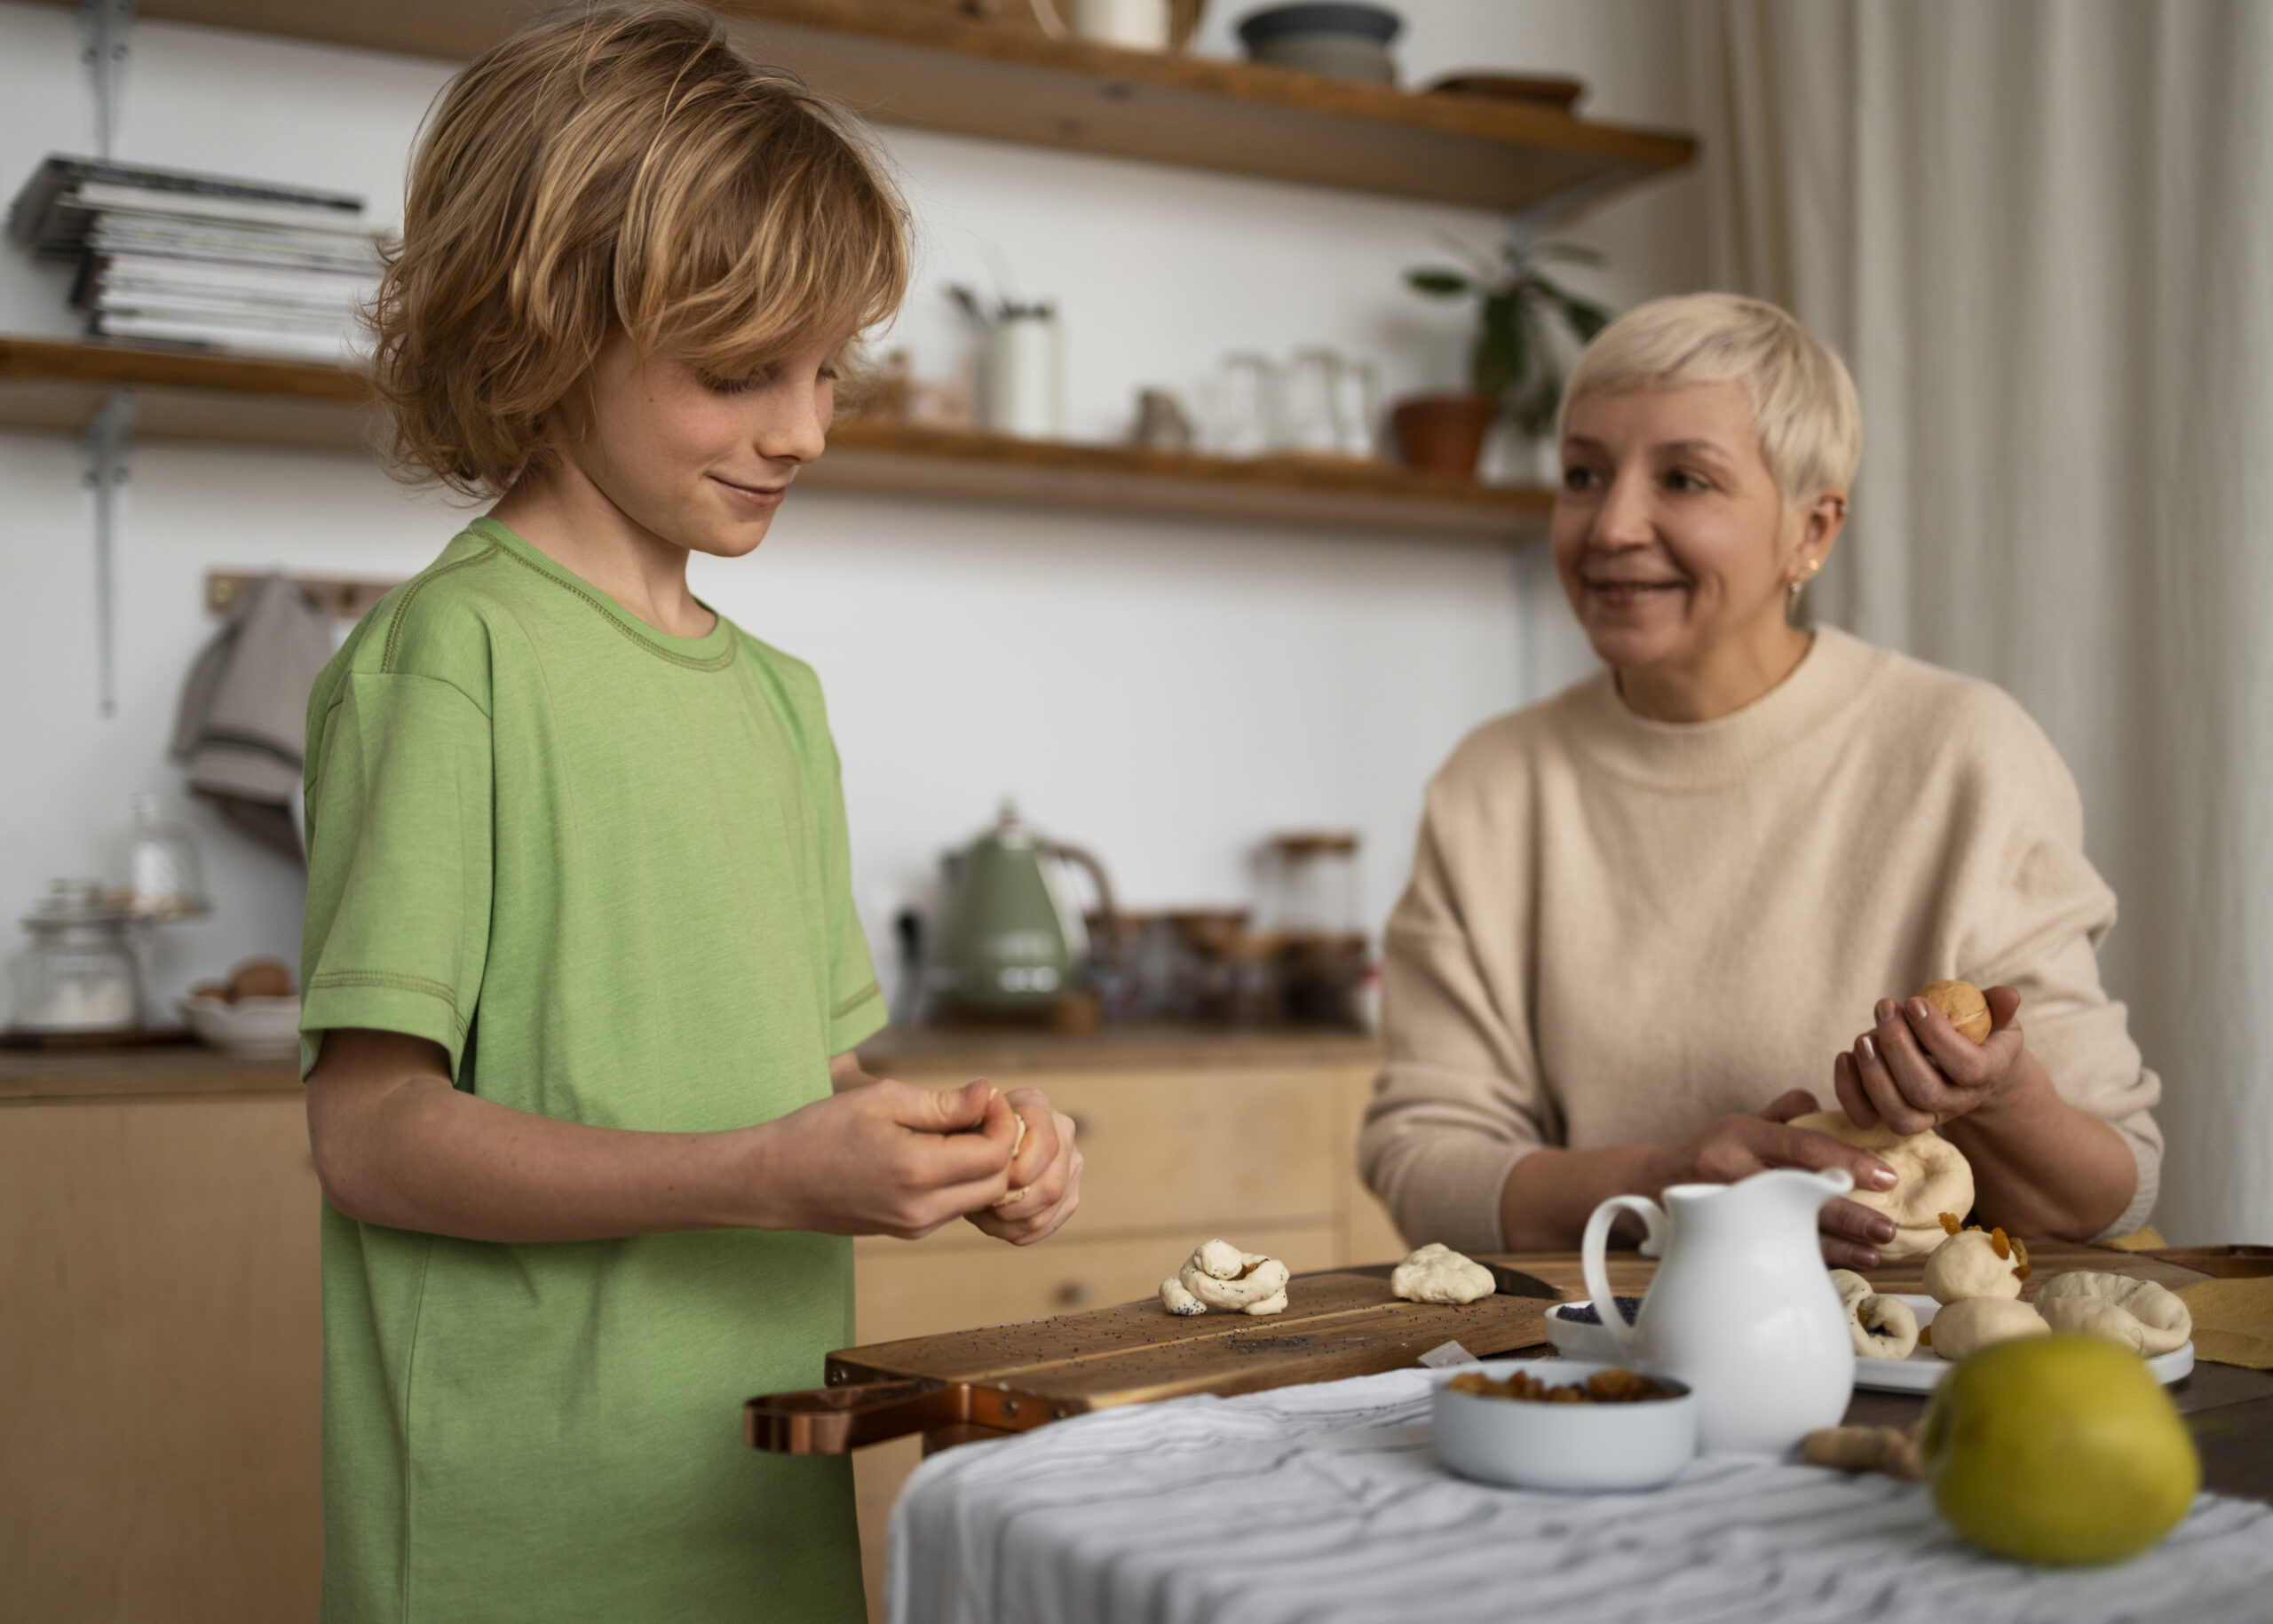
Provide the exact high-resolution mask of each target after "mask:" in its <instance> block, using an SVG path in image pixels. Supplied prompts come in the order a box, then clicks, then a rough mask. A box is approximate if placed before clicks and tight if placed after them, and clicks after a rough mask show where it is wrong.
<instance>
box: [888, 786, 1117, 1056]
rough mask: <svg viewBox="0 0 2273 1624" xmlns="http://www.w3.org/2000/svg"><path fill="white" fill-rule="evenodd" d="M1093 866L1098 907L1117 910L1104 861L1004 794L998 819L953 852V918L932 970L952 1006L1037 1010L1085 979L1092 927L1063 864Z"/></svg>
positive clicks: (949, 876) (1107, 913)
mask: <svg viewBox="0 0 2273 1624" xmlns="http://www.w3.org/2000/svg"><path fill="white" fill-rule="evenodd" d="M1069 863H1070V864H1073V865H1075V866H1077V867H1082V868H1086V869H1088V870H1089V879H1090V881H1091V883H1094V884H1095V885H1096V887H1097V908H1098V912H1099V913H1100V915H1102V916H1103V917H1104V918H1105V920H1106V921H1107V923H1108V928H1110V922H1111V921H1112V919H1113V885H1112V883H1111V882H1110V881H1109V880H1107V879H1106V878H1105V867H1104V865H1103V864H1101V863H1099V862H1098V861H1097V859H1096V858H1094V857H1092V856H1091V855H1090V854H1089V852H1084V851H1082V850H1081V848H1080V847H1079V846H1069V845H1066V844H1063V843H1061V842H1058V841H1054V840H1047V839H1044V838H1043V837H1042V836H1040V835H1037V834H1036V833H1034V830H1032V829H1030V828H1027V827H1026V825H1025V824H1024V823H1021V822H1020V821H1019V820H1018V809H1017V808H1016V807H1015V806H1013V805H1011V804H1010V803H1009V802H1007V801H1006V802H1004V803H1003V804H1002V817H1001V819H1000V820H998V821H997V822H996V823H995V825H994V828H993V829H991V830H989V831H988V832H987V833H986V834H984V835H982V836H979V837H978V839H977V840H975V841H973V842H972V843H971V844H970V846H969V847H968V848H966V849H965V850H963V851H962V852H954V853H952V854H950V855H949V857H948V858H947V860H946V882H947V883H946V896H947V905H946V914H945V917H946V926H945V928H944V929H943V930H941V931H940V932H939V938H938V946H937V948H936V950H935V951H934V954H933V956H932V960H931V973H930V975H929V977H928V981H929V985H930V987H931V993H932V995H933V996H934V997H935V998H936V999H938V1001H939V1002H940V1003H941V1004H942V1005H944V1006H946V1007H947V1008H949V1009H951V1010H962V1011H967V1012H970V1013H974V1014H986V1015H1025V1014H1039V1013H1041V1012H1042V1011H1044V1010H1048V1009H1049V1007H1050V1005H1052V1004H1053V1003H1055V1002H1057V1000H1058V999H1060V998H1062V997H1064V996H1065V995H1066V994H1069V993H1072V992H1074V991H1076V990H1077V989H1078V988H1079V987H1080V986H1081V969H1082V966H1083V965H1084V964H1085V963H1087V962H1088V959H1089V930H1088V927H1087V926H1085V925H1084V924H1083V923H1082V921H1081V907H1080V906H1079V904H1078V903H1077V902H1076V901H1075V900H1074V898H1073V890H1072V886H1071V883H1070V876H1069V875H1068V874H1067V873H1066V866H1067V865H1068V864H1069Z"/></svg>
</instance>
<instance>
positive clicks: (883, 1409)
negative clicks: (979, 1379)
mask: <svg viewBox="0 0 2273 1624" xmlns="http://www.w3.org/2000/svg"><path fill="white" fill-rule="evenodd" d="M1068 1414H1072V1411H1071V1410H1070V1409H1068V1408H1067V1407H1066V1406H1064V1405H1062V1404H1051V1403H1050V1402H1049V1400H1047V1399H1043V1398H1034V1396H1033V1395H1031V1394H1028V1393H1017V1392H1010V1391H1007V1390H1004V1389H1002V1388H999V1387H974V1386H972V1385H971V1384H970V1383H969V1382H933V1381H925V1380H913V1381H906V1382H848V1383H846V1384H845V1385H843V1386H841V1387H816V1388H810V1389H808V1390H805V1391H803V1392H794V1393H765V1394H763V1395H761V1396H759V1397H758V1398H752V1399H751V1400H750V1401H749V1402H748V1404H746V1405H744V1406H742V1438H743V1441H744V1442H746V1443H747V1444H748V1446H750V1447H751V1448H752V1449H764V1450H768V1451H771V1452H772V1453H773V1454H850V1453H851V1451H853V1450H855V1449H859V1448H862V1447H864V1446H867V1445H869V1444H881V1443H884V1442H886V1441H888V1440H890V1439H891V1438H906V1437H907V1435H908V1434H909V1433H911V1432H931V1431H935V1430H939V1428H942V1427H952V1426H956V1425H965V1424H968V1425H976V1426H981V1427H991V1428H993V1429H994V1430H997V1431H1002V1432H1023V1431H1025V1430H1027V1429H1028V1428H1030V1427H1039V1426H1041V1425H1043V1424H1044V1423H1045V1422H1053V1421H1061V1420H1063V1419H1064V1418H1065V1416H1067V1415H1068Z"/></svg>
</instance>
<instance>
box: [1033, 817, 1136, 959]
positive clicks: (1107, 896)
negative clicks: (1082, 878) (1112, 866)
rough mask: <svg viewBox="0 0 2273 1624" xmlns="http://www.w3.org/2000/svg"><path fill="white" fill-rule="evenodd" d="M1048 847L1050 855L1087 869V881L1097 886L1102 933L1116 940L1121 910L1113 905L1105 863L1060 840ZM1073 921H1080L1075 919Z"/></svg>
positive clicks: (1118, 932) (1106, 938) (1119, 936)
mask: <svg viewBox="0 0 2273 1624" xmlns="http://www.w3.org/2000/svg"><path fill="white" fill-rule="evenodd" d="M1048 849H1049V854H1050V855H1051V856H1052V857H1060V858H1064V859H1065V860H1066V861H1068V862H1072V863H1078V864H1080V865H1081V867H1084V868H1086V869H1088V870H1089V883H1091V884H1092V885H1095V886H1096V887H1097V916H1098V917H1099V918H1101V919H1102V920H1104V922H1105V929H1104V931H1103V935H1104V936H1105V940H1107V941H1118V940H1119V939H1120V938H1121V910H1120V909H1119V908H1117V907H1114V906H1113V882H1112V881H1111V880H1108V879H1107V878H1105V865H1104V864H1103V863H1101V862H1099V861H1097V858H1096V856H1095V854H1094V853H1091V852H1085V851H1083V850H1082V849H1081V847H1080V846H1069V845H1067V844H1065V842H1064V841H1062V840H1053V841H1051V842H1049V846H1048ZM1075 923H1080V922H1079V921H1078V920H1077V921H1075Z"/></svg>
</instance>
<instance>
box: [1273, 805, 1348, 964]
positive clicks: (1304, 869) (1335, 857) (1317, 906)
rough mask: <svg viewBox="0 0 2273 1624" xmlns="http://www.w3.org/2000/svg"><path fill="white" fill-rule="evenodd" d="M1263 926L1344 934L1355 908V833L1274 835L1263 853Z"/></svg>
mask: <svg viewBox="0 0 2273 1624" xmlns="http://www.w3.org/2000/svg"><path fill="white" fill-rule="evenodd" d="M1263 857H1264V862H1263V882H1264V892H1263V928H1264V929H1265V930H1270V931H1279V932H1280V933H1282V934H1284V935H1287V936H1292V937H1296V938H1301V937H1309V936H1350V935H1357V934H1361V933H1362V932H1363V931H1364V929H1365V927H1364V924H1363V923H1362V922H1361V921H1360V919H1359V917H1358V836H1356V835H1354V834H1350V833H1346V832H1342V831H1339V830H1315V831H1311V832H1308V833H1303V834H1295V835H1274V836H1271V840H1270V842H1269V844H1267V845H1266V847H1265V848H1264V852H1263Z"/></svg>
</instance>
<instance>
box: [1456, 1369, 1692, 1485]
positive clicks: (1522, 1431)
mask: <svg viewBox="0 0 2273 1624" xmlns="http://www.w3.org/2000/svg"><path fill="white" fill-rule="evenodd" d="M1611 1368H1612V1366H1609V1365H1605V1364H1601V1363H1598V1362H1596V1361H1595V1360H1591V1359H1487V1360H1485V1362H1483V1363H1482V1364H1477V1365H1461V1366H1457V1367H1453V1369H1450V1370H1445V1371H1442V1372H1440V1373H1438V1380H1437V1390H1436V1395H1435V1398H1434V1399H1433V1400H1432V1405H1431V1425H1432V1430H1433V1432H1434V1434H1435V1439H1436V1446H1437V1459H1438V1460H1440V1461H1442V1462H1444V1463H1445V1465H1446V1466H1447V1467H1449V1468H1450V1469H1451V1470H1453V1471H1455V1472H1457V1473H1459V1474H1460V1475H1461V1477H1473V1478H1476V1479H1477V1480H1479V1481H1481V1482H1485V1483H1498V1484H1504V1485H1507V1486H1509V1487H1510V1488H1518V1489H1549V1490H1553V1491H1556V1492H1557V1493H1574V1492H1575V1493H1596V1492H1603V1491H1608V1490H1615V1489H1650V1488H1655V1487H1657V1486H1658V1485H1659V1484H1661V1483H1665V1482H1667V1481H1668V1480H1669V1479H1671V1478H1672V1477H1673V1475H1674V1474H1675V1472H1678V1471H1679V1470H1681V1469H1682V1468H1683V1466H1684V1465H1686V1464H1687V1463H1688V1462H1689V1461H1690V1460H1691V1457H1693V1456H1694V1455H1695V1454H1697V1398H1696V1395H1695V1394H1693V1393H1691V1391H1690V1390H1689V1389H1688V1388H1687V1387H1685V1386H1683V1385H1682V1383H1680V1382H1675V1381H1674V1380H1672V1379H1671V1378H1670V1377H1666V1376H1659V1377H1658V1378H1657V1380H1658V1381H1659V1382H1661V1383H1663V1384H1664V1385H1665V1386H1667V1387H1669V1388H1672V1389H1674V1390H1675V1392H1676V1394H1677V1396H1676V1397H1675V1398H1651V1399H1645V1400H1643V1401H1642V1402H1639V1403H1634V1404H1539V1403H1532V1402H1531V1401H1528V1400H1525V1399H1521V1398H1489V1397H1486V1396H1485V1395H1483V1394H1478V1393H1463V1392H1461V1391H1459V1390H1456V1389H1454V1388H1453V1387H1452V1386H1451V1385H1449V1383H1450V1382H1451V1381H1452V1378H1453V1377H1454V1376H1456V1375H1460V1374H1464V1373H1471V1372H1477V1371H1480V1372H1482V1373H1483V1374H1485V1375H1487V1376H1489V1377H1491V1378H1492V1379H1493V1381H1495V1382H1504V1381H1506V1380H1507V1379H1508V1376H1509V1374H1510V1373H1512V1372H1514V1371H1517V1370H1521V1371H1523V1372H1525V1374H1529V1375H1533V1376H1536V1377H1538V1378H1539V1380H1540V1381H1541V1382H1546V1383H1547V1384H1548V1386H1550V1387H1569V1386H1572V1385H1574V1384H1576V1383H1578V1382H1584V1381H1585V1380H1586V1379H1587V1378H1588V1376H1590V1375H1593V1374H1596V1372H1598V1371H1603V1370H1609V1369H1611Z"/></svg>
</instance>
